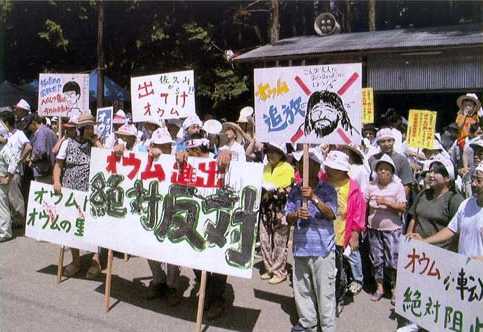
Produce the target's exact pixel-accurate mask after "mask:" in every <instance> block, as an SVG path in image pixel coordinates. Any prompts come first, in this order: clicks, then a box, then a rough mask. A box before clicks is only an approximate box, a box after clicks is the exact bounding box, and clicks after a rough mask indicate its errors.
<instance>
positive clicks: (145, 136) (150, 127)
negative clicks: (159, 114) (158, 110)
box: [138, 119, 165, 152]
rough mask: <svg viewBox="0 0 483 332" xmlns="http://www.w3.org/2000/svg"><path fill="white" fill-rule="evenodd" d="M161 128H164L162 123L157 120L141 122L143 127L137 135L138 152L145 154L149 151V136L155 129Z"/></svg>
mask: <svg viewBox="0 0 483 332" xmlns="http://www.w3.org/2000/svg"><path fill="white" fill-rule="evenodd" d="M161 127H165V124H164V121H161V120H158V119H147V120H145V121H144V122H143V127H142V129H141V130H140V131H139V133H138V141H139V147H138V149H139V151H143V152H147V151H148V150H149V140H150V139H151V136H152V135H153V133H154V131H155V130H156V129H158V128H161Z"/></svg>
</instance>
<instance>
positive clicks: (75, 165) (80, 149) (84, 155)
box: [53, 113, 101, 279]
mask: <svg viewBox="0 0 483 332" xmlns="http://www.w3.org/2000/svg"><path fill="white" fill-rule="evenodd" d="M74 124H75V126H76V128H77V135H76V136H75V137H74V138H67V139H65V140H64V141H63V142H62V144H61V146H60V148H59V152H58V153H57V157H56V162H55V165H54V171H53V182H54V191H55V192H56V193H60V192H61V191H62V187H64V188H69V189H74V190H80V191H88V189H89V169H90V161H91V148H92V147H93V146H101V144H100V142H99V140H98V138H97V136H95V135H94V125H95V118H94V117H93V116H92V115H91V114H90V113H83V114H81V115H80V116H79V118H78V119H77V120H76V121H75V122H74ZM71 253H72V263H71V264H69V265H67V266H66V267H65V269H64V275H65V276H67V277H72V276H74V275H76V274H77V273H79V271H80V255H79V249H74V248H71ZM100 272H101V264H100V261H99V255H98V254H94V257H93V259H92V263H91V266H90V267H89V269H88V270H87V275H86V277H87V278H88V279H94V278H96V277H97V276H98V275H99V274H100Z"/></svg>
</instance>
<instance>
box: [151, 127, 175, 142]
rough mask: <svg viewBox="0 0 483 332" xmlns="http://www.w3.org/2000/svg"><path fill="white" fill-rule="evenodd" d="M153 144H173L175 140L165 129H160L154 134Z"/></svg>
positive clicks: (152, 137)
mask: <svg viewBox="0 0 483 332" xmlns="http://www.w3.org/2000/svg"><path fill="white" fill-rule="evenodd" d="M150 143H151V144H172V143H173V139H172V138H171V135H170V134H169V132H168V129H166V128H165V127H163V128H158V129H156V130H155V131H154V132H153V135H152V136H151V141H150Z"/></svg>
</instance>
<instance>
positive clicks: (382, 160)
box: [374, 154, 396, 174]
mask: <svg viewBox="0 0 483 332" xmlns="http://www.w3.org/2000/svg"><path fill="white" fill-rule="evenodd" d="M381 163H386V164H389V165H391V167H392V174H394V173H396V164H394V161H393V160H392V158H391V157H389V156H388V155H387V154H383V155H382V157H381V158H379V159H378V160H377V161H376V163H375V164H374V170H377V166H378V165H379V164H381Z"/></svg>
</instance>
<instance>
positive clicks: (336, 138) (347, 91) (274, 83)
mask: <svg viewBox="0 0 483 332" xmlns="http://www.w3.org/2000/svg"><path fill="white" fill-rule="evenodd" d="M254 80H255V85H254V90H255V96H254V97H255V117H256V122H255V123H256V137H257V140H258V141H261V142H277V143H289V142H291V143H310V144H321V143H331V144H349V143H354V144H359V143H360V139H361V134H360V133H361V126H362V65H361V64H360V63H351V64H338V65H316V66H301V67H276V68H260V69H255V71H254Z"/></svg>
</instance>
